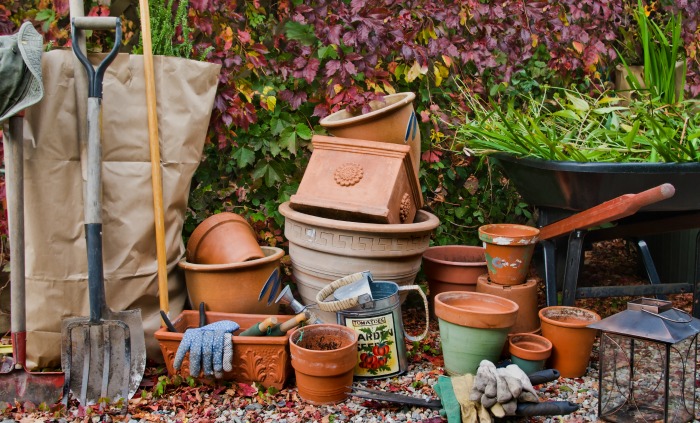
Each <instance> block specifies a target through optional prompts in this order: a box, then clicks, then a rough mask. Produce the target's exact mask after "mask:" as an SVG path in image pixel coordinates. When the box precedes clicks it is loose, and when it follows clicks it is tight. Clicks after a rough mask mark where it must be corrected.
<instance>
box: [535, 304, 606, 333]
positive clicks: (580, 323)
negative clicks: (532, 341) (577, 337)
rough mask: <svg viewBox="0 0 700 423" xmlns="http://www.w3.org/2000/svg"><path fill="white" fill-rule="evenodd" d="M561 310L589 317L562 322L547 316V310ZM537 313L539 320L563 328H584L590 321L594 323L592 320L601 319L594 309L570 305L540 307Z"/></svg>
mask: <svg viewBox="0 0 700 423" xmlns="http://www.w3.org/2000/svg"><path fill="white" fill-rule="evenodd" d="M563 310H571V311H573V312H574V313H580V314H585V315H588V317H589V319H577V320H575V321H568V322H562V321H560V320H557V319H553V318H551V317H548V316H547V312H549V311H563ZM538 314H539V316H540V320H541V321H542V322H545V323H548V324H550V325H553V326H560V327H565V328H586V327H587V326H588V325H590V324H591V323H594V322H597V321H599V320H601V318H600V315H599V314H598V313H596V312H595V311H592V310H588V309H585V308H581V307H571V306H549V307H544V308H542V309H540V311H539V312H538ZM573 317H576V316H573Z"/></svg>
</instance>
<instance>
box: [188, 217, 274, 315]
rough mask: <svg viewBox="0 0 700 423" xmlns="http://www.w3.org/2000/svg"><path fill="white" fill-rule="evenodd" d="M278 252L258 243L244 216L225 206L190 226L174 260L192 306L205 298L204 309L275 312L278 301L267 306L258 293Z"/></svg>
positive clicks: (270, 271)
mask: <svg viewBox="0 0 700 423" xmlns="http://www.w3.org/2000/svg"><path fill="white" fill-rule="evenodd" d="M283 256H284V250H282V249H280V248H276V247H260V246H259V245H258V242H257V238H256V236H255V232H254V231H253V228H252V227H251V226H250V224H248V222H247V221H246V220H245V218H243V217H242V216H239V215H237V214H235V213H226V212H225V213H219V214H215V215H213V216H210V217H208V218H207V219H205V220H204V221H202V223H200V224H199V225H198V226H197V228H195V230H194V232H192V236H191V237H190V239H189V241H188V242H187V253H186V256H185V258H183V259H182V260H181V261H180V262H179V263H178V265H179V266H180V268H181V269H183V270H184V271H185V283H186V285H187V294H188V296H189V299H190V303H191V304H192V306H193V307H196V306H198V305H199V304H200V303H201V302H204V303H205V305H206V309H207V311H214V312H224V313H250V314H276V313H277V312H278V304H272V305H270V306H268V305H267V304H266V303H265V302H259V301H258V298H257V297H258V293H259V292H260V290H261V289H262V287H263V284H264V283H265V281H267V279H268V277H269V276H270V274H272V272H273V271H274V270H275V269H276V268H278V267H279V264H280V259H281V258H282V257H283Z"/></svg>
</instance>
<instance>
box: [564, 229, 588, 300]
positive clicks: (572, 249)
mask: <svg viewBox="0 0 700 423" xmlns="http://www.w3.org/2000/svg"><path fill="white" fill-rule="evenodd" d="M587 232H588V231H583V230H576V231H573V232H572V233H571V234H570V235H569V243H568V247H567V250H566V268H565V269H564V286H563V290H562V291H563V293H562V305H565V306H573V305H574V302H575V301H576V285H577V284H578V274H579V271H580V270H581V256H582V255H583V240H584V238H585V237H586V233H587Z"/></svg>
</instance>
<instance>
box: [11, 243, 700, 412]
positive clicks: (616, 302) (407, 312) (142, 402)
mask: <svg viewBox="0 0 700 423" xmlns="http://www.w3.org/2000/svg"><path fill="white" fill-rule="evenodd" d="M600 244H601V246H598V247H596V248H597V250H598V251H597V253H595V251H596V248H594V252H593V253H587V255H586V264H587V265H588V269H587V270H584V272H583V273H582V275H581V279H580V283H581V284H585V283H591V282H593V283H601V281H607V280H614V281H616V283H619V282H620V281H621V280H622V281H627V283H638V282H639V281H640V278H639V276H637V275H636V273H637V270H638V267H637V264H636V262H635V257H634V256H630V254H632V253H631V251H630V250H629V249H628V248H626V246H625V245H624V244H619V243H600ZM542 297H543V296H542V295H540V303H541V304H540V305H542V303H543V298H542ZM672 299H673V300H674V306H676V307H680V308H684V309H686V310H688V309H689V306H690V303H691V300H692V298H691V297H689V296H688V295H680V296H675V297H673V298H672ZM627 300H628V299H625V298H622V299H604V300H599V299H592V300H579V301H577V304H576V305H577V306H581V307H584V308H589V309H592V310H595V311H596V312H598V313H599V314H600V315H601V316H602V317H606V316H609V315H611V314H614V313H616V312H618V311H621V309H624V308H625V305H626V301H627ZM422 314H423V313H422V311H418V310H413V309H411V308H410V306H409V307H406V306H405V307H404V313H403V315H404V324H405V326H406V330H407V331H408V332H409V333H414V334H415V333H420V332H421V329H422V326H421V325H422V324H424V323H422V321H421V320H420V319H421V318H420V317H419V316H421V315H422ZM439 348H440V336H439V330H438V328H437V322H435V321H431V330H430V332H429V335H428V336H427V337H426V339H424V340H423V341H422V342H421V343H419V344H413V345H408V349H409V352H408V358H409V367H408V371H407V372H406V373H405V374H403V375H401V376H397V377H392V378H389V379H381V380H369V381H363V382H359V381H356V382H355V384H356V385H363V386H368V387H371V388H376V389H381V390H385V391H387V392H399V393H403V394H407V395H411V396H414V397H420V398H435V397H436V396H435V392H434V391H433V388H432V387H433V386H434V385H435V383H436V382H437V379H438V377H439V376H440V375H442V374H443V360H442V355H441V354H440V350H439ZM597 349H598V341H596V344H595V345H594V349H593V353H592V355H591V362H590V365H589V368H588V371H587V373H586V375H585V377H582V378H576V379H568V378H560V379H559V380H557V381H553V382H549V383H546V384H542V385H538V386H536V387H535V388H536V389H537V391H538V394H539V397H540V400H541V401H571V402H574V403H577V404H579V406H580V408H579V410H578V411H576V412H574V413H571V414H569V415H566V416H555V417H529V418H520V419H509V420H508V421H519V422H543V423H550V422H561V421H567V422H592V421H597V420H598V418H597V407H598V379H597V378H598V353H597ZM162 375H163V371H162V369H158V368H157V367H155V366H150V367H149V368H148V369H147V373H146V375H145V376H144V382H143V383H142V388H143V390H142V391H141V392H140V393H137V395H136V396H135V397H134V398H133V399H131V400H130V402H129V412H128V414H126V415H123V414H120V413H119V409H116V408H113V409H102V410H101V409H99V407H88V408H84V407H80V406H79V405H78V404H77V402H75V401H71V403H70V406H69V408H68V410H63V409H58V408H55V407H54V408H51V409H36V408H35V407H32V406H31V405H29V404H14V405H13V406H10V407H5V408H2V407H0V412H1V413H2V416H3V417H5V418H6V420H4V421H3V420H1V419H0V423H8V422H11V421H21V422H23V423H29V422H37V421H54V422H60V423H64V422H81V423H97V422H100V421H105V422H112V421H124V422H129V423H141V422H156V421H160V422H172V423H180V422H182V423H184V422H187V423H195V422H212V423H213V422H217V423H223V422H236V423H240V422H256V423H259V422H280V423H306V422H319V423H331V422H369V423H372V422H426V423H441V422H446V421H447V420H446V419H443V418H442V417H440V415H439V413H438V412H437V411H435V410H430V409H426V408H419V407H406V406H400V405H396V404H390V403H379V402H376V401H368V400H362V399H359V398H348V399H347V400H346V401H344V402H343V403H340V404H337V405H333V406H313V405H309V404H307V403H305V402H304V401H303V400H301V399H300V398H299V396H298V393H297V390H296V388H295V386H294V381H293V378H291V380H289V381H288V384H287V386H288V387H287V388H285V389H283V390H281V391H279V392H266V391H262V390H259V389H258V388H257V387H255V386H250V385H246V384H231V383H225V384H213V385H196V386H187V385H185V384H183V385H180V386H177V387H176V386H173V385H167V386H163V383H162V382H163V381H164V379H162ZM159 377H161V379H160V383H159ZM158 388H164V391H163V393H162V394H161V395H157V394H156V392H157V391H158ZM698 401H699V402H700V398H699V399H698ZM696 421H697V420H696Z"/></svg>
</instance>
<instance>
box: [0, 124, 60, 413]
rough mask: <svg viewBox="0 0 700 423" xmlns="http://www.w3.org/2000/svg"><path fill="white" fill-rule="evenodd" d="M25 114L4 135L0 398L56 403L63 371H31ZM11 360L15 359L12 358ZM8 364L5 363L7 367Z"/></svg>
mask: <svg viewBox="0 0 700 423" xmlns="http://www.w3.org/2000/svg"><path fill="white" fill-rule="evenodd" d="M22 121H23V119H22V117H21V116H13V117H11V118H10V122H9V123H10V131H9V136H7V135H8V134H6V136H5V137H3V147H4V152H5V170H6V172H7V173H6V180H7V207H8V220H9V232H10V233H9V235H10V257H11V258H12V259H11V261H10V278H11V280H10V295H11V300H10V301H11V304H10V307H11V316H10V326H11V329H12V357H13V359H14V363H10V364H11V366H8V367H9V369H7V372H3V373H0V401H2V402H8V403H10V404H14V402H15V401H19V402H22V403H24V402H26V401H29V402H32V403H34V404H36V405H39V404H41V403H46V404H49V405H50V404H54V403H56V402H58V400H59V399H61V392H62V389H63V383H64V374H63V373H62V372H30V371H28V370H27V369H26V367H25V359H26V345H27V344H26V340H27V332H26V315H25V313H26V309H25V286H24V182H23V164H22V162H23V160H24V159H23V154H22V148H23V147H22V138H23V136H22ZM8 360H9V361H12V360H10V359H8ZM5 368H6V367H5V366H3V369H5Z"/></svg>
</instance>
